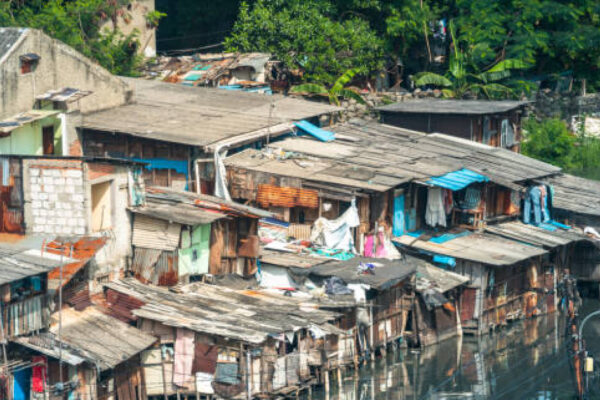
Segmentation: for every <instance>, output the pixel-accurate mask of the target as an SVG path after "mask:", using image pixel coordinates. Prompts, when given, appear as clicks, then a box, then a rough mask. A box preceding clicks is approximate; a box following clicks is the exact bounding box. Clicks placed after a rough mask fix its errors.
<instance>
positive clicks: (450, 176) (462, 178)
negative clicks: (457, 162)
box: [425, 168, 489, 191]
mask: <svg viewBox="0 0 600 400" xmlns="http://www.w3.org/2000/svg"><path fill="white" fill-rule="evenodd" d="M488 181H489V178H488V177H487V176H484V175H481V174H478V173H477V172H473V171H471V170H468V169H466V168H463V169H459V170H458V171H454V172H449V173H447V174H445V175H442V176H436V177H433V178H430V179H429V180H428V181H427V182H425V183H427V184H429V185H433V186H439V187H442V188H445V189H450V190H452V191H456V190H461V189H464V188H466V187H467V186H469V185H470V184H472V183H475V182H488Z"/></svg>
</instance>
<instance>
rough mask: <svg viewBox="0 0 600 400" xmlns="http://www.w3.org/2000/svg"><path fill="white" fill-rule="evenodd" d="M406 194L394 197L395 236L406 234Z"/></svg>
mask: <svg viewBox="0 0 600 400" xmlns="http://www.w3.org/2000/svg"><path fill="white" fill-rule="evenodd" d="M404 224H405V221H404V195H403V194H401V195H398V196H396V197H394V223H393V226H394V228H393V235H394V237H398V236H402V235H404Z"/></svg>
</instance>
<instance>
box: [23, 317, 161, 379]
mask: <svg viewBox="0 0 600 400" xmlns="http://www.w3.org/2000/svg"><path fill="white" fill-rule="evenodd" d="M55 317H56V314H55ZM57 335H58V326H57V325H53V326H52V327H51V328H50V332H49V333H45V334H41V335H39V336H32V337H29V338H21V339H18V340H16V341H17V343H20V344H22V345H24V346H26V347H29V348H32V349H34V350H37V351H39V352H41V353H43V354H47V355H49V356H51V357H55V358H58V355H59V354H58V353H59V349H58V347H59V343H60V342H62V343H63V346H64V347H65V348H64V349H63V351H64V353H65V359H64V361H66V362H67V363H69V364H72V365H78V364H80V363H81V361H82V360H85V361H87V362H89V363H91V364H93V365H95V366H97V367H98V368H100V370H101V371H103V370H107V369H111V368H114V367H116V366H117V365H119V364H121V363H122V362H124V361H127V360H128V359H130V358H131V357H133V356H135V355H136V354H138V353H140V352H141V351H143V350H145V349H147V348H148V347H150V346H151V345H152V344H153V343H154V342H156V338H155V337H153V336H151V335H149V334H147V333H145V332H142V331H141V330H139V329H137V328H134V327H132V326H130V325H127V324H126V323H124V322H121V321H119V320H118V319H116V318H113V317H111V316H108V315H105V314H103V313H102V312H100V311H99V310H98V309H96V308H94V307H88V308H86V309H85V310H84V311H75V310H74V309H63V310H62V329H61V336H60V342H59V340H58V336H57Z"/></svg>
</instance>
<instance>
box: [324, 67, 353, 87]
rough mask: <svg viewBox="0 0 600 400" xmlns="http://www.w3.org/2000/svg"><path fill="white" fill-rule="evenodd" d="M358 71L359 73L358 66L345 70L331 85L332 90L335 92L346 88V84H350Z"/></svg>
mask: <svg viewBox="0 0 600 400" xmlns="http://www.w3.org/2000/svg"><path fill="white" fill-rule="evenodd" d="M357 73H358V69H356V68H351V69H349V70H348V71H346V72H344V73H343V74H342V75H341V76H340V77H339V78H337V80H336V81H335V83H334V84H333V86H332V87H331V89H330V90H331V92H333V93H339V92H341V90H342V89H343V88H344V86H346V85H347V84H349V83H350V82H351V81H352V79H353V78H354V76H355V75H356V74H357Z"/></svg>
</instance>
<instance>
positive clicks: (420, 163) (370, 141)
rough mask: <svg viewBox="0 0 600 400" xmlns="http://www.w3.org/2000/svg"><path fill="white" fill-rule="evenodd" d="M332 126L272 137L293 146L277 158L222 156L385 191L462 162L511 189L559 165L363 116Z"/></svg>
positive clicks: (270, 170)
mask: <svg viewBox="0 0 600 400" xmlns="http://www.w3.org/2000/svg"><path fill="white" fill-rule="evenodd" d="M331 130H332V131H333V132H334V133H335V134H336V137H337V139H336V140H334V141H332V142H321V141H318V140H316V139H313V138H311V137H309V136H301V137H295V138H289V139H285V140H282V141H278V142H273V143H271V147H272V148H274V149H281V150H282V151H284V152H291V153H292V154H293V155H292V156H291V157H285V158H280V159H278V158H277V157H275V156H273V155H266V154H264V153H263V152H260V151H258V150H253V149H248V150H245V151H243V152H240V153H237V154H234V155H232V156H230V157H228V158H226V159H225V164H226V165H227V166H228V167H236V168H242V169H246V170H250V171H255V172H262V173H266V174H272V175H279V176H287V177H295V178H300V179H303V180H305V181H308V182H309V181H313V182H323V183H327V184H328V185H331V186H346V187H351V188H357V189H362V190H372V191H387V190H389V189H391V188H393V187H395V186H398V185H400V184H402V183H406V182H410V181H412V180H418V181H423V180H427V179H429V178H431V177H437V176H442V175H445V174H448V173H450V172H455V171H458V170H461V169H463V168H466V169H468V170H469V171H472V172H474V173H477V174H480V175H483V176H486V177H488V178H489V179H490V181H493V182H495V183H498V184H500V185H503V186H506V187H509V188H513V189H522V188H523V187H522V185H521V182H523V181H527V180H532V179H537V178H542V177H548V176H551V175H554V174H558V173H560V168H558V167H555V166H553V165H550V164H546V163H544V162H541V161H538V160H534V159H532V158H529V157H526V156H523V155H521V154H518V153H514V152H512V151H509V150H506V149H501V148H496V147H491V146H487V145H483V144H480V143H475V142H472V141H469V140H463V139H458V138H455V137H452V136H448V135H443V134H431V135H426V134H424V133H420V132H415V131H411V130H407V129H402V128H397V127H392V126H389V125H385V124H381V123H377V122H365V121H354V122H352V123H346V124H341V125H338V126H334V127H333V128H331ZM275 153H277V152H275Z"/></svg>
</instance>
